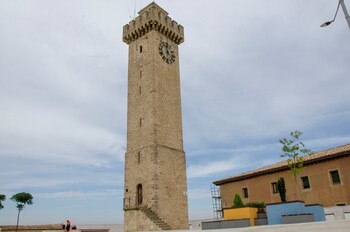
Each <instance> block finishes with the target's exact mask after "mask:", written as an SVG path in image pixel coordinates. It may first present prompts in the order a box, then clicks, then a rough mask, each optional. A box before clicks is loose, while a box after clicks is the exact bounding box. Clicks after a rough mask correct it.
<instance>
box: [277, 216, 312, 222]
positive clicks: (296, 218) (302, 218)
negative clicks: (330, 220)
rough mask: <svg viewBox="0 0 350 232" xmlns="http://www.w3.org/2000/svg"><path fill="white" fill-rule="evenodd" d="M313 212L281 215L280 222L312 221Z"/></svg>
mask: <svg viewBox="0 0 350 232" xmlns="http://www.w3.org/2000/svg"><path fill="white" fill-rule="evenodd" d="M314 221H315V218H314V215H313V214H295V215H282V224H292V223H305V222H314Z"/></svg>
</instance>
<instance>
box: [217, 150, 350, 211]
mask: <svg viewBox="0 0 350 232" xmlns="http://www.w3.org/2000/svg"><path fill="white" fill-rule="evenodd" d="M280 177H283V178H284V179H285V184H286V189H287V192H286V195H287V201H293V200H302V201H305V204H322V205H323V206H325V207H330V206H337V205H338V206H339V205H350V144H347V145H343V146H339V147H335V148H331V149H328V150H324V151H320V152H315V153H313V154H311V155H307V156H304V169H303V170H302V172H301V173H299V174H298V175H297V178H296V179H295V178H294V176H293V175H292V174H291V173H290V170H289V168H288V163H287V161H282V162H278V163H275V164H272V165H269V166H266V167H262V168H258V169H255V170H252V171H249V172H245V173H242V174H240V175H236V176H231V177H228V178H224V179H220V180H216V181H214V182H213V183H214V184H215V185H217V186H220V191H221V200H222V206H223V208H228V207H231V206H232V202H233V197H234V195H235V194H236V193H239V194H240V195H241V196H242V199H243V202H244V203H248V202H264V203H265V204H268V203H277V202H280V201H281V200H280V196H279V194H278V190H277V180H278V179H279V178H280Z"/></svg>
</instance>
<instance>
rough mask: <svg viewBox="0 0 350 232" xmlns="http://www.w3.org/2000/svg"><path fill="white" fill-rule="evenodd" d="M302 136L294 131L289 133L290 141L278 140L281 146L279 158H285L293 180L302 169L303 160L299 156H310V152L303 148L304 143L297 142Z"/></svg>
mask: <svg viewBox="0 0 350 232" xmlns="http://www.w3.org/2000/svg"><path fill="white" fill-rule="evenodd" d="M302 134H303V133H302V132H300V131H297V130H296V131H294V132H291V133H290V136H291V137H292V138H291V139H286V138H282V139H280V140H279V142H280V143H281V144H282V154H281V157H282V158H287V161H288V167H289V169H290V171H291V173H292V175H293V176H294V178H296V176H297V174H298V173H299V172H300V171H302V169H303V163H304V158H303V157H302V156H299V155H300V154H301V155H309V154H311V150H309V149H307V148H305V145H304V143H302V142H298V139H299V138H300V136H301V135H302Z"/></svg>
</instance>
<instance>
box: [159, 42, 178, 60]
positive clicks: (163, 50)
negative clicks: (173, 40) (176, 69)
mask: <svg viewBox="0 0 350 232" xmlns="http://www.w3.org/2000/svg"><path fill="white" fill-rule="evenodd" d="M158 49H159V55H160V57H162V59H163V60H164V61H165V62H167V63H168V64H172V63H174V61H175V58H176V56H175V52H174V50H173V49H172V47H171V45H170V44H168V43H167V42H164V41H161V42H160V43H159V48H158Z"/></svg>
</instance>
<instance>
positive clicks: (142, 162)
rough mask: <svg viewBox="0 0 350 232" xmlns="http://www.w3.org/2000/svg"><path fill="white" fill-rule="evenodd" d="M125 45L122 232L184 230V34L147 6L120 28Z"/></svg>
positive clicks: (162, 13) (158, 9) (163, 13)
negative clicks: (181, 51)
mask: <svg viewBox="0 0 350 232" xmlns="http://www.w3.org/2000/svg"><path fill="white" fill-rule="evenodd" d="M123 41H124V42H125V43H126V44H128V45H129V65H128V117H127V150H126V154H125V182H124V185H125V189H124V231H138V230H165V229H187V228H188V203H187V179H186V160H185V153H184V151H183V141H182V116H181V95H180V76H179V52H178V45H179V44H181V43H182V42H183V41H184V29H183V27H182V26H181V25H179V24H178V23H177V22H175V21H174V20H172V19H171V18H170V17H169V16H168V13H167V12H166V11H165V10H163V9H162V8H161V7H159V6H158V5H157V4H156V3H154V2H152V3H151V4H149V5H148V6H146V7H145V8H144V9H142V10H141V11H140V12H139V15H138V17H136V18H135V19H134V20H132V21H131V22H130V23H129V24H127V25H125V26H124V28H123Z"/></svg>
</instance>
